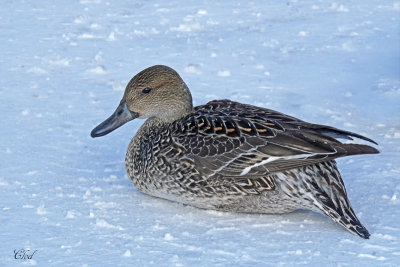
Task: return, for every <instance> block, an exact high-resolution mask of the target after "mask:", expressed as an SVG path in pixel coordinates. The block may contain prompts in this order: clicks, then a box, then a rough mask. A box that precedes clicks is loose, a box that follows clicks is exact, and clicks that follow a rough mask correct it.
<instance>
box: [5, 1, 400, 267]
mask: <svg viewBox="0 0 400 267" xmlns="http://www.w3.org/2000/svg"><path fill="white" fill-rule="evenodd" d="M399 32H400V3H399V1H390V0H388V1H378V0H371V1H355V0H350V1H344V0H337V1H336V0H335V1H311V0H308V1H297V0H287V1H257V2H253V1H243V2H238V1H215V0H214V1H209V0H205V1H195V0H190V1H184V2H179V1H160V2H157V1H128V0H126V1H109V2H108V1H105V0H81V1H65V0H64V1H48V0H47V1H46V0H45V1H2V3H1V7H0V71H1V72H0V73H1V76H0V100H1V106H0V112H1V114H3V115H2V116H1V125H2V126H3V127H1V131H0V138H1V142H0V164H1V165H0V227H1V228H0V229H1V232H0V265H1V266H16V265H23V266H25V265H38V266H129V265H135V266H150V265H153V266H210V265H216V266H231V265H234V266H239V265H245V266H256V265H258V266H260V265H271V266H290V265H303V264H306V265H314V266H355V265H356V266H396V265H397V266H398V265H400V224H399V221H400V164H399V163H400V105H399V104H400V77H399V76H400V66H399V64H400V63H399V62H400V51H399V50H400V49H399V47H400V34H399ZM155 64H165V65H169V66H171V67H173V68H175V69H176V70H177V71H178V72H179V73H180V74H181V76H182V77H183V78H184V80H185V81H186V83H187V84H188V86H189V87H190V88H191V91H192V94H193V98H194V102H195V104H196V105H199V104H203V103H205V102H207V101H209V100H212V99H220V98H230V99H233V100H237V101H241V102H245V103H249V104H255V105H259V106H264V107H268V108H272V109H275V110H279V111H281V112H285V113H288V114H291V115H294V116H296V117H299V118H302V119H304V120H308V121H311V122H315V123H321V124H328V125H332V126H336V127H339V128H343V129H346V130H350V131H355V132H358V133H361V134H365V135H366V136H368V137H370V138H372V139H374V140H376V141H377V142H378V143H379V149H380V150H381V154H379V155H364V156H354V157H348V158H343V159H340V160H339V167H340V170H341V172H342V175H343V177H344V181H345V184H346V186H347V189H348V193H349V197H350V200H351V203H352V205H353V208H354V209H355V211H356V213H357V215H358V216H359V218H360V220H361V221H362V222H363V224H364V225H365V226H366V227H367V228H368V230H369V231H370V232H371V234H372V235H371V239H370V240H363V239H361V238H359V237H357V236H354V235H352V234H350V233H348V232H347V231H345V230H344V229H343V228H342V227H341V226H339V225H338V224H336V223H334V222H333V221H332V220H330V219H329V218H327V217H325V216H322V215H319V214H316V213H313V212H308V211H298V212H294V213H291V214H287V215H254V214H253V215H250V214H235V213H223V212H216V211H207V210H200V209H196V208H193V207H189V206H184V205H181V204H178V203H172V202H168V201H165V200H161V199H156V198H153V197H149V196H146V195H144V194H142V193H140V192H138V190H137V189H136V188H135V187H134V186H133V185H132V184H131V182H130V180H129V179H128V178H127V176H126V173H125V169H124V164H123V161H124V156H125V150H126V148H127V145H128V143H129V140H130V138H131V137H132V136H133V134H134V133H135V132H136V130H137V129H138V127H139V126H140V125H141V123H142V121H140V120H135V121H134V122H131V123H129V124H127V125H125V126H123V127H121V128H120V129H118V130H117V131H115V132H113V133H111V134H109V135H107V136H105V137H103V138H99V139H92V138H90V136H89V133H90V131H91V129H92V128H93V127H94V126H96V125H97V124H98V123H100V122H101V121H103V120H104V119H105V118H107V117H108V116H109V115H110V114H111V113H112V112H113V111H114V109H115V108H116V106H117V105H118V103H119V100H120V98H121V97H122V94H123V90H124V87H125V85H126V84H127V82H128V81H129V80H130V78H131V77H132V76H133V75H134V74H136V73H137V72H138V71H140V70H142V69H144V68H145V67H148V66H151V65H155ZM15 249H17V250H18V249H30V250H31V251H34V250H37V252H36V253H35V254H34V256H33V257H32V259H30V260H21V259H14V252H13V251H14V250H15Z"/></svg>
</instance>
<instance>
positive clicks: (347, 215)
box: [312, 161, 370, 239]
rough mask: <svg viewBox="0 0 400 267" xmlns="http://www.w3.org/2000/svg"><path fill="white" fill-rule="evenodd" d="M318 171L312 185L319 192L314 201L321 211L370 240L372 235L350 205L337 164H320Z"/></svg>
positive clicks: (333, 162) (349, 229)
mask: <svg viewBox="0 0 400 267" xmlns="http://www.w3.org/2000/svg"><path fill="white" fill-rule="evenodd" d="M317 169H318V171H317V177H315V178H316V179H314V180H315V182H314V183H312V184H313V187H314V190H315V189H316V190H317V191H318V192H319V193H318V194H317V197H316V198H315V199H314V200H315V201H317V202H319V205H317V206H318V208H319V209H320V211H321V212H322V213H324V214H325V215H327V216H329V217H330V218H331V219H332V220H334V221H335V222H337V223H339V224H340V225H342V226H343V227H344V228H346V229H347V230H348V231H350V232H352V233H353V234H356V235H358V236H360V237H362V238H365V239H368V238H369V236H370V234H369V232H368V230H367V229H366V228H365V227H364V226H363V225H362V224H361V222H360V220H359V219H358V218H357V216H356V214H355V212H354V210H353V208H352V207H351V205H350V202H349V199H348V198H347V192H346V188H345V186H344V183H343V180H342V178H341V176H340V173H339V171H338V169H337V167H336V162H335V161H328V162H324V163H321V164H318V166H317Z"/></svg>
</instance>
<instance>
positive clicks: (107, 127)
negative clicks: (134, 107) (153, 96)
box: [90, 101, 139, 137]
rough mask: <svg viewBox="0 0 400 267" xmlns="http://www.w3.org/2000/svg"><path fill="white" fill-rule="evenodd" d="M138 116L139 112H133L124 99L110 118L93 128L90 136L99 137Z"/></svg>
mask: <svg viewBox="0 0 400 267" xmlns="http://www.w3.org/2000/svg"><path fill="white" fill-rule="evenodd" d="M137 117H139V114H138V113H136V112H131V111H130V110H129V109H128V107H127V106H126V102H125V101H122V102H121V103H120V104H119V106H118V107H117V109H116V110H115V111H114V113H113V114H112V115H111V116H110V117H109V118H108V119H106V120H105V121H103V122H102V123H100V124H99V125H98V126H97V127H96V128H94V129H93V130H92V132H91V133H90V136H92V137H99V136H103V135H106V134H108V133H110V132H112V131H114V130H115V129H117V128H118V127H120V126H121V125H123V124H125V123H127V122H128V121H130V120H133V119H135V118H137Z"/></svg>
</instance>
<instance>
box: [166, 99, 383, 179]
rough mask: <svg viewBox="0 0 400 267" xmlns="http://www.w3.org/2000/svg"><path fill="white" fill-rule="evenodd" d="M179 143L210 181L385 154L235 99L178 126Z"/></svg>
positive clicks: (201, 108) (342, 133)
mask: <svg viewBox="0 0 400 267" xmlns="http://www.w3.org/2000/svg"><path fill="white" fill-rule="evenodd" d="M171 127H172V129H171V131H172V137H173V139H174V142H175V143H177V144H178V145H180V146H181V147H182V148H183V149H184V151H185V153H186V156H187V157H188V158H190V159H192V160H194V162H195V165H196V168H197V169H198V171H199V172H200V173H201V174H202V175H205V176H213V175H218V176H219V175H221V176H223V177H244V176H245V177H260V176H262V175H266V174H270V173H274V172H280V171H284V170H287V169H292V168H297V167H301V166H305V165H309V164H313V163H317V162H322V161H328V160H332V159H335V158H338V157H342V156H347V155H355V154H372V153H379V151H378V150H376V149H375V148H373V147H371V146H368V145H361V144H343V143H341V142H339V141H338V140H336V139H335V137H336V138H337V137H340V138H347V139H351V138H352V137H357V138H361V139H363V140H367V141H370V142H373V143H375V142H374V141H372V140H371V139H369V138H366V137H363V136H361V135H358V134H356V133H352V132H347V131H343V130H339V129H336V128H333V127H329V126H324V125H317V124H310V123H307V122H304V121H301V120H299V119H296V118H294V117H291V116H288V115H285V114H282V113H279V112H276V111H273V110H269V109H264V108H259V107H255V106H251V105H245V104H241V103H237V102H233V101H229V100H218V101H211V102H209V103H207V104H206V105H203V106H198V107H196V108H195V112H194V113H192V114H191V115H189V116H187V117H185V118H183V119H181V120H179V121H177V122H175V123H174V124H173V125H172V126H171Z"/></svg>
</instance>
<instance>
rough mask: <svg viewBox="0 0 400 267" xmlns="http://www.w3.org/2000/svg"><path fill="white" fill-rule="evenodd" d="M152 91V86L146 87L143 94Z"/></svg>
mask: <svg viewBox="0 0 400 267" xmlns="http://www.w3.org/2000/svg"><path fill="white" fill-rule="evenodd" d="M150 91H151V88H149V87H146V88H144V89H143V91H142V93H143V94H148V93H150Z"/></svg>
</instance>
